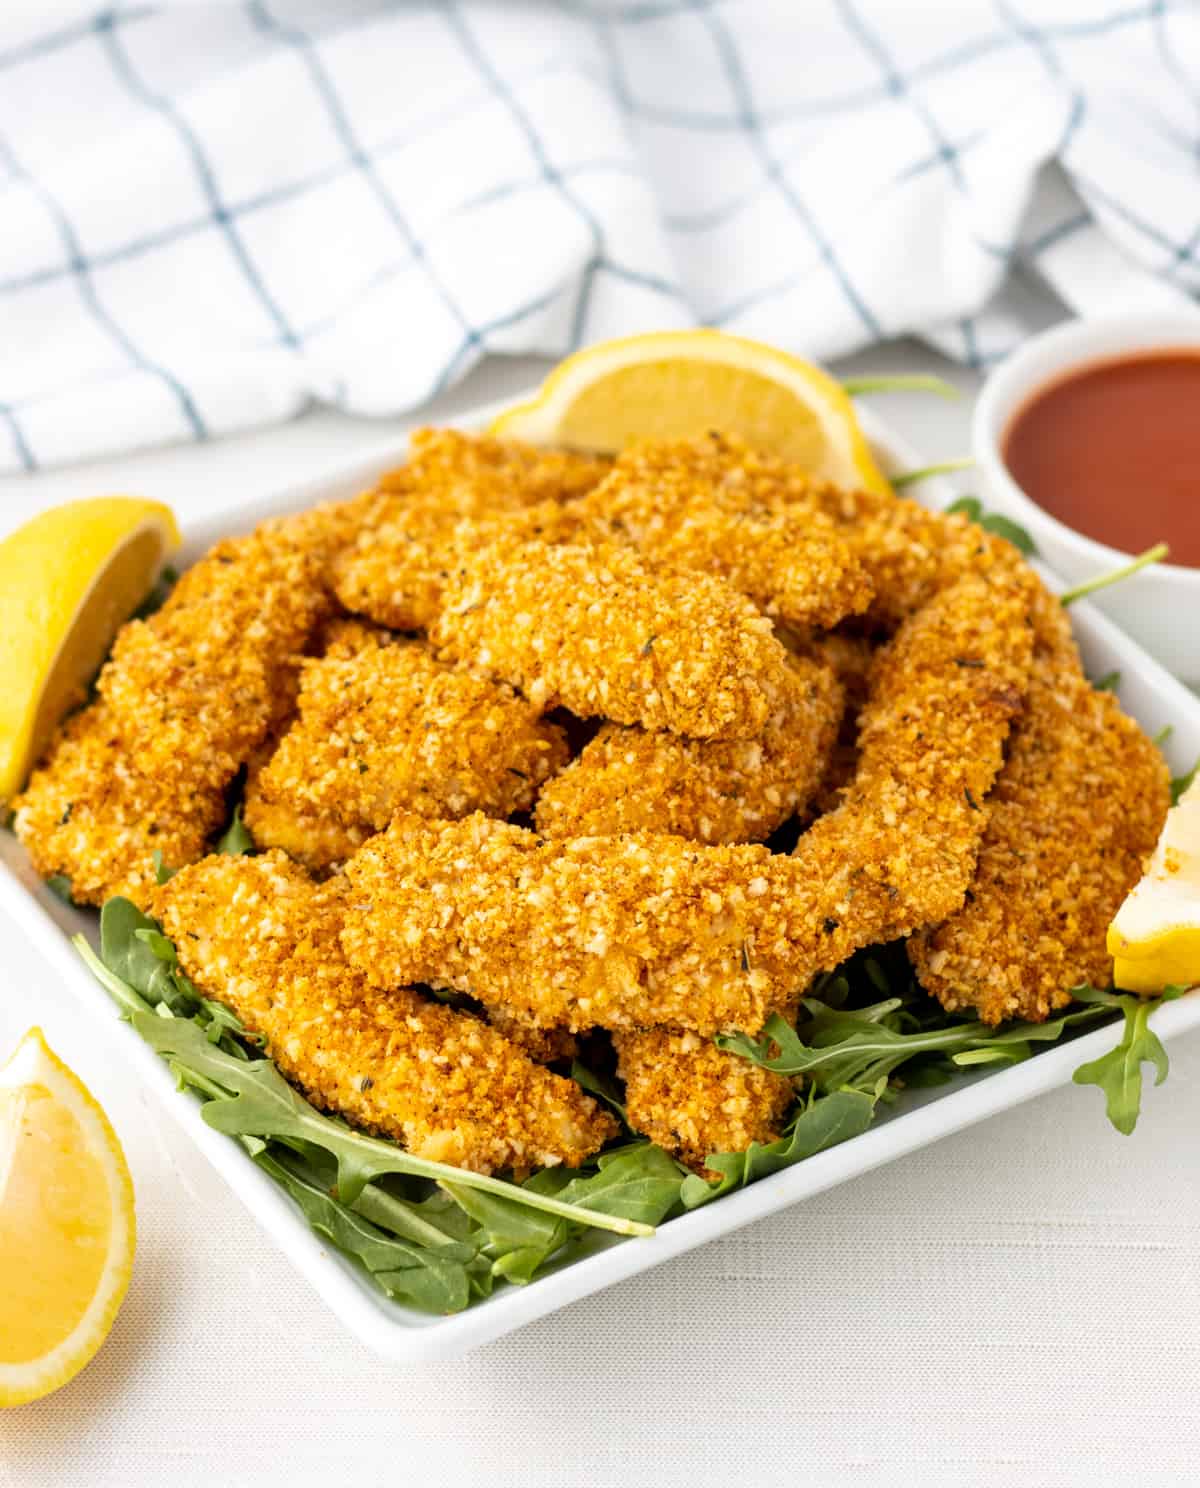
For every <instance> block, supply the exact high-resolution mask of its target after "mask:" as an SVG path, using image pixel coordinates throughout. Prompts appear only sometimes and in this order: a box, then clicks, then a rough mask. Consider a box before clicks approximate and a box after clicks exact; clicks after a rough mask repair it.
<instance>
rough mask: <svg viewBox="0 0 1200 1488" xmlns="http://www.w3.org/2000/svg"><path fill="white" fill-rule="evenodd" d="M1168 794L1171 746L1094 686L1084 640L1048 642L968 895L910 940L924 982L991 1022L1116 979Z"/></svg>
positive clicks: (1032, 1017) (1036, 1010)
mask: <svg viewBox="0 0 1200 1488" xmlns="http://www.w3.org/2000/svg"><path fill="white" fill-rule="evenodd" d="M1169 806H1170V780H1169V772H1168V770H1167V766H1166V762H1165V760H1164V759H1163V756H1162V753H1161V751H1160V750H1159V749H1158V748H1157V747H1156V746H1155V745H1154V744H1153V743H1152V742H1151V741H1150V740H1149V739H1148V738H1147V737H1146V735H1145V734H1144V733H1143V732H1142V730H1141V729H1140V728H1139V727H1138V725H1137V724H1136V723H1134V722H1133V720H1132V719H1130V718H1128V717H1126V715H1125V714H1124V713H1123V712H1122V711H1121V707H1120V704H1119V703H1118V702H1117V700H1116V698H1114V697H1113V696H1112V695H1111V694H1110V693H1103V692H1097V691H1096V690H1095V688H1093V687H1092V686H1091V684H1090V683H1089V682H1088V681H1087V679H1086V678H1085V677H1084V676H1083V675H1082V673H1081V671H1080V669H1079V666H1078V662H1077V660H1076V657H1075V655H1074V648H1073V647H1071V648H1070V649H1069V650H1068V649H1063V648H1060V649H1059V650H1057V651H1053V650H1050V649H1046V650H1044V651H1040V652H1039V654H1038V656H1037V658H1036V659H1035V664H1034V669H1033V676H1032V681H1031V685H1030V691H1029V699H1028V706H1027V708H1026V710H1025V713H1024V715H1023V717H1022V718H1021V719H1019V720H1018V722H1017V724H1016V726H1015V728H1014V729H1013V735H1012V740H1011V744H1010V748H1009V753H1008V759H1007V762H1006V764H1005V766H1004V769H1003V770H1002V771H1001V773H1000V776H999V778H998V779H997V781H996V785H995V789H994V790H993V792H992V795H991V797H990V799H989V802H988V809H989V819H988V826H987V830H986V832H985V834H984V837H983V842H982V844H981V846H980V852H979V868H978V871H977V873H976V876H975V881H974V882H973V884H972V885H971V891H970V895H969V897H968V900H967V903H966V904H964V905H963V907H962V908H961V909H960V910H959V911H958V912H957V913H956V914H954V915H952V916H951V917H950V918H949V919H948V920H946V921H945V922H944V923H942V924H941V925H938V926H936V927H934V928H930V929H926V930H923V931H919V932H918V933H917V934H916V935H914V936H913V937H912V939H911V940H910V941H909V945H908V949H909V957H910V959H911V960H912V963H913V966H914V968H915V970H916V973H917V976H918V977H919V979H920V981H921V984H922V986H924V987H925V988H926V989H927V990H928V991H930V992H932V993H933V994H934V995H935V996H936V997H937V998H938V1000H939V1001H940V1002H941V1003H942V1005H943V1006H944V1007H945V1008H947V1009H948V1010H949V1011H951V1012H957V1011H960V1010H963V1009H966V1008H973V1009H975V1011H976V1012H977V1013H978V1015H979V1017H980V1018H981V1019H982V1020H983V1021H984V1022H985V1023H1001V1022H1003V1021H1005V1020H1006V1019H1009V1018H1023V1019H1027V1020H1029V1021H1031V1022H1039V1023H1040V1022H1042V1021H1043V1020H1044V1019H1046V1018H1047V1017H1049V1015H1050V1013H1051V1012H1052V1011H1053V1010H1054V1009H1056V1008H1061V1007H1065V1006H1066V1005H1067V1004H1068V1003H1069V1002H1070V1001H1071V989H1072V988H1074V987H1076V986H1078V985H1079V984H1080V983H1081V982H1091V983H1092V984H1093V985H1095V986H1100V987H1105V986H1108V985H1109V983H1110V981H1111V979H1112V957H1111V956H1110V955H1109V954H1108V949H1107V946H1106V943H1105V942H1106V936H1107V930H1108V924H1109V921H1110V920H1111V919H1112V917H1113V915H1115V914H1116V912H1117V909H1118V907H1119V906H1120V904H1121V901H1122V900H1123V899H1124V897H1125V895H1126V894H1127V893H1128V892H1129V890H1130V889H1131V888H1132V887H1133V885H1134V884H1135V883H1136V882H1137V880H1138V879H1139V878H1140V877H1141V873H1142V868H1143V863H1144V860H1145V859H1146V857H1147V856H1148V855H1149V854H1150V853H1151V852H1152V851H1153V849H1154V844H1155V843H1156V842H1157V840H1158V835H1159V832H1160V831H1161V830H1162V824H1163V821H1164V820H1165V819H1166V814H1167V810H1168V808H1169Z"/></svg>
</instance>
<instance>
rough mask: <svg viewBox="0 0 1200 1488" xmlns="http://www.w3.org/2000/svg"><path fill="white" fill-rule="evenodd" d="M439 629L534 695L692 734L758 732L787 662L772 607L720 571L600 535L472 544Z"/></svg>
mask: <svg viewBox="0 0 1200 1488" xmlns="http://www.w3.org/2000/svg"><path fill="white" fill-rule="evenodd" d="M430 640H431V642H432V643H433V645H434V646H435V648H437V649H438V650H440V651H441V652H442V653H443V654H444V655H446V656H448V657H450V658H451V659H454V660H457V661H460V662H464V663H467V664H469V665H472V666H476V667H479V668H481V669H483V670H485V671H488V672H490V673H492V674H493V675H494V676H497V677H501V678H503V679H504V680H505V681H507V682H510V683H512V684H513V685H514V686H516V687H519V688H520V689H521V691H522V692H524V694H525V695H526V697H528V698H529V700H530V701H531V702H532V703H533V704H534V705H535V706H537V707H541V708H549V707H553V706H556V705H562V706H563V707H566V708H569V709H570V710H571V712H573V713H577V714H579V716H580V717H584V718H587V717H603V718H609V719H611V720H613V721H614V722H616V723H637V724H641V725H643V726H644V727H646V728H650V729H668V730H670V731H671V732H672V733H680V734H688V735H690V736H692V737H694V738H750V737H753V736H754V735H755V734H757V733H759V732H760V731H761V730H762V728H763V727H764V726H765V724H766V722H767V719H768V718H769V717H770V715H771V711H772V699H773V698H774V697H776V696H778V695H779V692H780V690H781V688H782V686H783V685H784V683H783V680H782V678H783V671H784V668H785V666H786V662H787V653H786V652H785V650H784V648H783V647H782V646H781V645H780V643H779V641H778V640H777V639H776V638H775V635H774V633H773V630H772V626H771V622H770V620H768V619H767V617H766V616H765V615H761V614H760V613H759V612H758V611H757V610H756V609H755V608H754V606H753V605H752V604H751V603H750V601H749V600H747V599H745V598H743V597H742V596H741V595H739V594H737V593H735V591H734V590H733V589H731V588H730V587H729V586H728V585H727V584H726V583H724V581H723V580H721V579H715V578H711V577H710V576H709V575H707V574H700V573H693V572H688V571H687V570H678V569H670V568H665V567H659V566H657V565H652V564H649V563H647V562H646V561H645V560H644V559H643V558H642V557H641V556H640V555H639V554H637V553H635V552H632V551H631V550H629V549H625V548H617V547H611V546H606V545H603V544H596V545H595V546H580V545H576V544H572V543H566V544H561V545H558V544H553V543H547V542H544V541H537V540H535V541H515V540H514V541H512V542H505V541H495V542H491V543H488V544H485V545H484V546H482V547H480V548H478V549H477V550H476V551H474V552H472V553H470V554H467V555H464V556H463V558H462V559H461V560H460V562H459V564H458V566H457V567H456V568H455V570H454V572H453V573H452V574H451V576H450V578H449V580H448V581H447V584H446V588H445V591H444V594H443V607H442V610H441V613H440V614H439V615H438V618H437V621H436V623H435V624H434V626H433V628H432V630H431V632H430Z"/></svg>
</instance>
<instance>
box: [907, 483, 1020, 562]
mask: <svg viewBox="0 0 1200 1488" xmlns="http://www.w3.org/2000/svg"><path fill="white" fill-rule="evenodd" d="M924 473H925V472H918V474H924ZM893 484H895V482H893ZM946 515H947V516H954V515H958V516H963V517H966V518H967V520H968V521H970V522H974V523H975V524H976V525H977V526H979V527H982V528H983V530H984V531H985V532H990V533H992V535H993V536H994V537H1002V538H1004V540H1005V541H1006V542H1010V543H1012V545H1013V547H1014V548H1016V550H1017V551H1018V552H1019V553H1023V554H1024V555H1025V557H1026V558H1032V557H1033V556H1034V555H1035V554H1036V553H1037V544H1036V543H1035V542H1034V540H1033V538H1032V537H1030V535H1029V533H1028V532H1026V530H1025V529H1024V527H1022V526H1021V525H1020V523H1019V522H1014V521H1013V520H1012V518H1011V517H1006V516H1005V515H1004V514H1003V513H1002V512H988V511H984V509H983V502H982V501H980V499H979V497H978V496H960V497H959V498H958V500H957V501H952V502H951V503H950V505H949V506H948V507H947V508H946Z"/></svg>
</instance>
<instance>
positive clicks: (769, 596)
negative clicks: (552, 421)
mask: <svg viewBox="0 0 1200 1488" xmlns="http://www.w3.org/2000/svg"><path fill="white" fill-rule="evenodd" d="M564 516H565V518H566V519H567V520H568V521H575V522H578V523H580V524H581V525H582V526H583V528H584V529H585V530H586V531H588V532H590V533H591V535H592V536H593V537H594V538H596V539H599V540H607V541H624V542H628V543H631V544H632V545H633V546H634V547H636V548H638V549H640V550H641V551H642V552H644V553H646V554H647V555H648V556H650V557H652V558H655V559H660V560H663V561H665V562H668V563H673V564H677V565H680V566H682V567H686V568H694V569H699V570H701V571H703V572H706V573H712V574H716V575H718V576H719V577H721V578H723V579H726V580H727V581H728V582H729V583H730V584H731V585H732V587H733V588H735V589H737V590H738V591H739V592H740V593H742V594H745V595H747V596H748V597H749V598H751V599H752V600H754V602H755V603H756V604H757V605H759V607H760V608H762V609H763V610H765V611H766V613H767V614H769V615H778V616H781V617H782V618H784V619H786V620H788V621H790V622H792V623H793V624H798V625H818V626H822V627H828V626H831V625H835V624H836V623H837V622H838V621H839V620H841V619H843V618H845V617H846V616H847V615H856V614H858V613H860V612H861V611H862V610H864V609H866V607H867V604H868V602H869V600H870V598H871V586H870V583H869V581H868V579H867V576H866V571H865V569H864V567H863V565H862V563H861V561H860V559H859V558H858V557H857V556H856V555H855V553H854V552H853V551H852V549H851V548H850V546H849V544H848V543H847V542H846V541H845V540H844V538H843V537H842V536H840V535H839V533H838V530H837V528H836V527H835V525H834V523H833V522H832V521H831V520H830V519H829V518H827V517H825V516H824V515H823V514H821V513H819V512H815V511H812V510H809V509H805V508H804V507H802V506H800V505H797V504H796V503H795V502H790V501H789V500H787V499H786V494H783V495H781V494H780V493H779V492H778V491H777V490H776V489H775V488H774V486H773V485H772V483H771V482H769V481H763V480H757V479H755V475H754V462H753V459H752V457H751V456H750V452H749V451H748V450H747V448H746V446H745V445H744V444H741V443H740V442H739V441H735V440H731V439H728V438H726V437H725V436H723V435H720V434H708V435H705V436H703V437H702V438H700V439H695V440H687V441H676V442H671V441H666V440H643V441H641V442H639V443H637V444H634V445H632V446H631V447H630V448H629V449H627V450H626V451H625V452H624V453H623V454H622V455H621V456H620V457H619V458H618V460H617V462H616V464H615V465H614V466H613V469H612V472H611V473H610V474H609V475H608V476H607V477H606V479H604V480H603V481H601V482H600V484H599V485H598V486H596V487H595V488H594V489H593V490H592V491H590V492H589V493H588V494H587V495H585V496H583V497H582V498H581V499H580V500H579V501H577V502H576V503H575V504H574V505H573V506H571V507H570V508H568V510H567V511H566V512H565V513H564Z"/></svg>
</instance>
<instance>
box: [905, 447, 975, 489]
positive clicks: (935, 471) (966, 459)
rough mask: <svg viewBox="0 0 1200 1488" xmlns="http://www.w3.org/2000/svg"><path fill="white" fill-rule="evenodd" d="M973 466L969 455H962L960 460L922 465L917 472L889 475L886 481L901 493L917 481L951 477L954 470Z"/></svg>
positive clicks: (968, 468) (907, 471)
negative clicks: (934, 477)
mask: <svg viewBox="0 0 1200 1488" xmlns="http://www.w3.org/2000/svg"><path fill="white" fill-rule="evenodd" d="M974 464H975V461H974V459H973V458H972V457H971V456H970V455H964V456H963V457H962V459H960V460H942V461H941V463H940V464H937V465H922V466H921V468H920V469H919V470H903V471H901V472H900V474H899V475H891V476H889V477H888V479H889V480H890V481H891V483H892V486H893V487H894V489H895V490H897V491H903V490H904V488H905V487H906V486H915V485H916V484H917V482H918V481H923V480H928V479H930V477H932V476H935V475H953V473H954V472H955V471H956V470H970V468H971V466H972V465H974Z"/></svg>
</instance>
